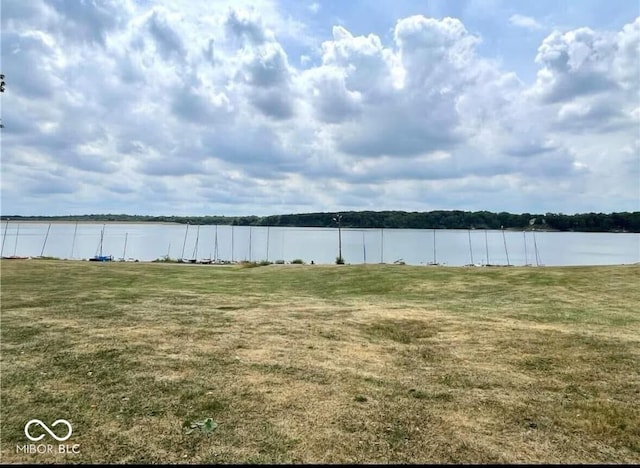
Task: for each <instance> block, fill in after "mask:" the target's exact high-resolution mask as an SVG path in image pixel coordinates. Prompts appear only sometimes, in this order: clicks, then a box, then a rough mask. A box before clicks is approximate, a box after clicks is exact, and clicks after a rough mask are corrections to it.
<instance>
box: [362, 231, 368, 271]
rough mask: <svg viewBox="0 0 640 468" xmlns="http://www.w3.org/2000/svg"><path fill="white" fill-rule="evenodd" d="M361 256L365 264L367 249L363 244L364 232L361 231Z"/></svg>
mask: <svg viewBox="0 0 640 468" xmlns="http://www.w3.org/2000/svg"><path fill="white" fill-rule="evenodd" d="M362 256H363V257H364V263H367V247H366V244H365V242H364V231H362Z"/></svg>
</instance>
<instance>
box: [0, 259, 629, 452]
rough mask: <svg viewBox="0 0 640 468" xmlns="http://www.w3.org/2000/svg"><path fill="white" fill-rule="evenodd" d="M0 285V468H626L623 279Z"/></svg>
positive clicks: (5, 270) (318, 272) (337, 271)
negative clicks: (62, 448)
mask: <svg viewBox="0 0 640 468" xmlns="http://www.w3.org/2000/svg"><path fill="white" fill-rule="evenodd" d="M0 266H1V274H2V278H1V279H2V282H1V293H2V304H1V305H2V310H1V312H2V316H1V317H0V332H1V338H2V340H1V344H0V346H1V348H2V349H1V351H2V353H1V359H0V371H1V375H2V381H1V383H2V388H1V392H2V408H1V409H2V418H1V419H0V429H1V432H0V434H1V439H0V455H1V457H2V461H3V462H7V463H22V462H36V463H44V462H52V463H64V462H75V463H145V462H146V463H245V462H253V463H296V462H298V463H316V462H317V463H403V462H406V463H491V462H495V463H534V462H535V463H566V462H573V463H595V462H609V463H611V462H616V463H638V462H640V444H639V443H638V441H639V440H640V432H639V429H638V428H639V427H640V410H639V408H638V405H637V401H638V399H639V398H640V390H639V389H640V369H639V368H638V366H637V362H640V336H638V334H637V326H638V322H639V321H640V316H639V315H638V312H637V310H636V309H637V304H638V303H639V302H640V292H638V288H637V284H638V280H639V279H640V268H638V267H599V268H575V269H574V268H553V269H552V268H548V269H547V268H540V269H531V268H528V269H525V268H512V269H455V268H424V267H407V266H391V265H379V266H378V265H376V266H373V265H367V266H365V267H359V266H340V267H338V266H327V267H322V266H318V265H314V266H306V265H298V266H296V267H295V268H278V267H276V266H274V267H271V266H266V267H262V268H235V267H229V268H214V267H212V268H208V267H207V266H202V267H198V268H192V267H189V266H185V265H158V264H146V265H145V264H135V265H134V264H117V263H114V264H112V265H107V264H105V265H93V264H88V262H87V263H84V262H56V261H46V260H42V261H39V262H29V261H25V262H14V263H10V262H2V263H1V264H0ZM32 418H38V419H41V420H42V421H45V422H48V423H51V422H53V421H55V420H56V419H59V418H65V419H69V421H71V423H72V424H73V436H72V439H70V442H73V443H76V444H79V445H80V447H81V453H80V454H76V455H67V456H63V455H46V454H45V455H43V454H34V455H29V454H24V453H19V452H16V445H20V444H25V443H26V439H25V436H24V432H23V429H24V424H25V422H26V421H28V420H29V419H32ZM206 418H212V420H214V421H215V422H216V423H217V424H218V426H217V427H216V428H215V430H214V431H213V432H211V433H202V432H199V431H196V432H191V433H188V434H187V433H186V431H185V428H189V427H190V426H191V425H192V424H193V423H194V422H197V421H203V420H205V419H206Z"/></svg>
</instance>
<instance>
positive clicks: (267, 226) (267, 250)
mask: <svg viewBox="0 0 640 468" xmlns="http://www.w3.org/2000/svg"><path fill="white" fill-rule="evenodd" d="M268 261H269V226H267V262H268Z"/></svg>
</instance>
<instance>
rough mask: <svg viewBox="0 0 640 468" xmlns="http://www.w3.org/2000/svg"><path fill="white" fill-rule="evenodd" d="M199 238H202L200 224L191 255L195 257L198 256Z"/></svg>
mask: <svg viewBox="0 0 640 468" xmlns="http://www.w3.org/2000/svg"><path fill="white" fill-rule="evenodd" d="M199 239H200V225H198V230H197V231H196V245H195V246H194V247H193V254H192V255H191V258H193V259H197V258H198V240H199Z"/></svg>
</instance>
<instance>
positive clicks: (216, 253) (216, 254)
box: [213, 224, 218, 262]
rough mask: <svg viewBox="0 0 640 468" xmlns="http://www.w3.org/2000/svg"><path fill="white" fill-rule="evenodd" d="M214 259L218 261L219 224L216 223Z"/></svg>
mask: <svg viewBox="0 0 640 468" xmlns="http://www.w3.org/2000/svg"><path fill="white" fill-rule="evenodd" d="M213 261H214V262H217V261H218V225H217V224H216V237H215V241H214V244H213Z"/></svg>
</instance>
